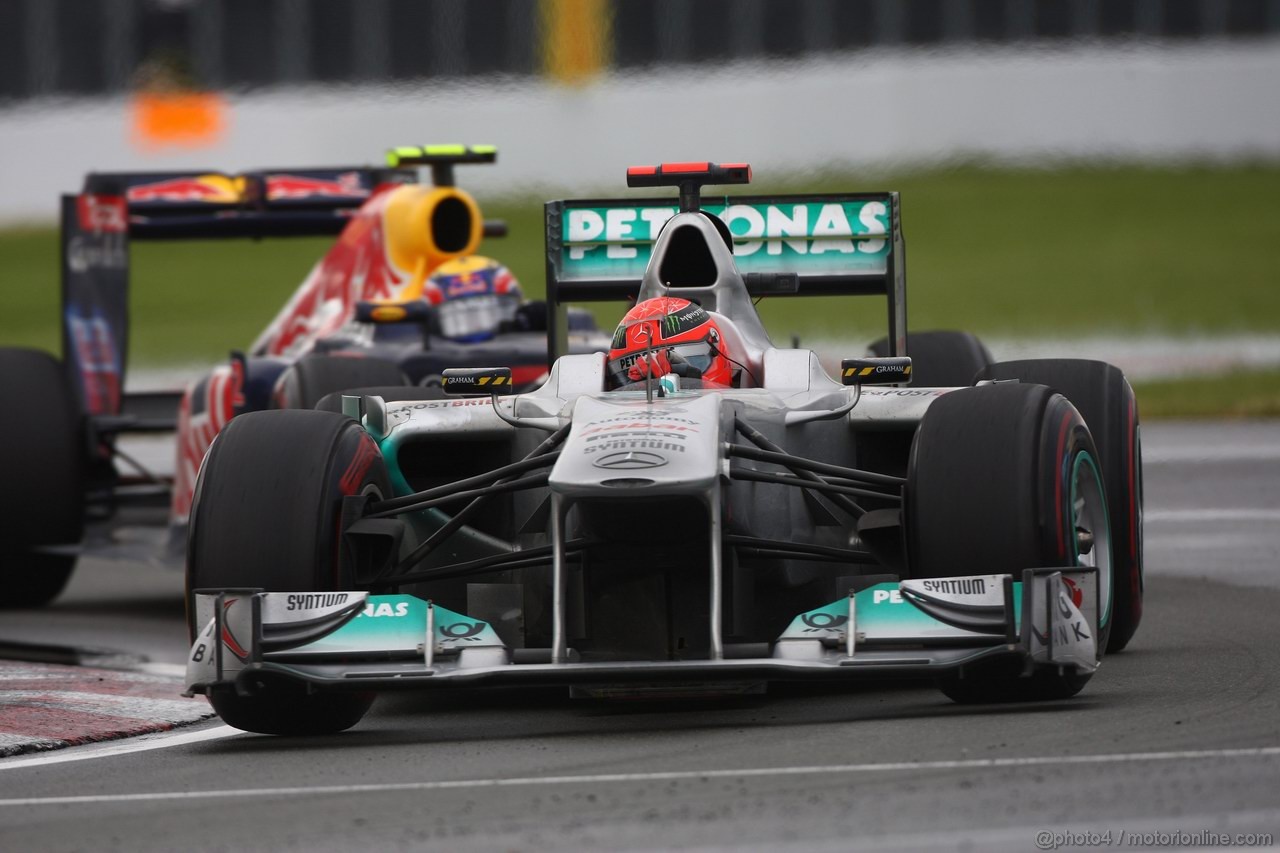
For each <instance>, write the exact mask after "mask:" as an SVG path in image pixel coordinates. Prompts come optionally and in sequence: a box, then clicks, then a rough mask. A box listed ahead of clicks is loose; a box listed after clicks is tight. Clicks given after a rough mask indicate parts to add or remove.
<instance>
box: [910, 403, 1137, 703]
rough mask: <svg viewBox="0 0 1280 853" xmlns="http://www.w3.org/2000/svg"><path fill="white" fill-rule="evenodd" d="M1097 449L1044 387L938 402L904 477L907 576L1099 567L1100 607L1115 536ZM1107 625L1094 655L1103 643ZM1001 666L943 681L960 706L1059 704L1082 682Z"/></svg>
mask: <svg viewBox="0 0 1280 853" xmlns="http://www.w3.org/2000/svg"><path fill="white" fill-rule="evenodd" d="M1096 460H1097V451H1096V449H1095V447H1094V444H1093V439H1092V438H1091V437H1090V435H1089V431H1088V428H1087V427H1086V426H1085V424H1084V421H1083V419H1082V418H1081V417H1080V414H1079V412H1077V411H1076V409H1075V407H1073V406H1072V405H1071V403H1070V402H1068V401H1067V399H1066V398H1065V397H1063V396H1062V395H1061V394H1056V393H1054V392H1053V391H1052V390H1050V389H1049V388H1046V387H1045V386H1043V385H1026V384H1007V385H987V386H982V387H978V388H965V389H962V390H959V391H953V392H951V393H949V394H946V395H945V396H942V397H940V398H938V399H937V400H936V401H934V402H933V403H932V404H931V405H930V406H929V409H928V411H927V412H926V413H925V416H924V418H923V419H922V420H921V423H920V428H919V430H918V431H917V432H916V438H915V443H914V444H913V446H912V450H911V461H910V465H909V471H908V475H907V489H906V506H905V510H906V524H907V553H908V568H909V572H910V574H911V576H913V577H960V576H964V575H972V574H988V573H990V574H1004V573H1007V574H1011V575H1013V577H1014V579H1015V580H1019V579H1021V577H1022V570H1023V569H1027V568H1038V567H1047V566H1076V565H1093V566H1096V567H1097V569H1098V575H1099V577H1098V583H1099V589H1100V592H1101V599H1102V612H1103V613H1105V612H1106V611H1107V607H1108V605H1109V602H1110V599H1111V594H1110V590H1111V587H1112V572H1111V567H1112V560H1111V553H1112V548H1111V537H1110V529H1109V524H1108V520H1107V511H1106V498H1105V491H1104V486H1103V481H1102V477H1101V475H1100V474H1099V472H1098V464H1097V461H1096ZM1107 627H1108V626H1106V625H1100V626H1099V633H1100V634H1101V636H1099V637H1098V638H1097V639H1098V648H1099V651H1100V652H1101V650H1102V649H1104V648H1105V647H1106V642H1107V641H1106V636H1105V635H1106V631H1107ZM1005 666H1006V664H1005V663H997V664H991V665H983V666H974V667H971V668H969V669H968V670H967V671H965V672H964V673H962V675H961V676H957V677H950V678H947V679H944V680H942V681H941V682H940V684H939V686H940V687H941V688H942V690H943V692H944V693H946V694H947V695H948V696H950V697H951V698H952V699H955V700H956V701H958V702H977V701H984V702H986V701H1003V702H1007V701H1029V700H1039V699H1061V698H1066V697H1068V696H1072V695H1074V694H1075V693H1078V692H1079V691H1080V689H1081V688H1082V687H1084V685H1085V683H1086V682H1087V681H1088V680H1089V678H1090V675H1089V674H1085V673H1077V672H1074V671H1070V670H1063V671H1050V670H1044V671H1041V672H1037V673H1035V674H1034V675H1033V676H1031V677H1028V678H1023V677H1021V675H1020V672H1018V671H1011V670H1007V669H1005V668H1004V667H1005Z"/></svg>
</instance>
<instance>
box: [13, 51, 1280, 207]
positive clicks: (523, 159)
mask: <svg viewBox="0 0 1280 853" xmlns="http://www.w3.org/2000/svg"><path fill="white" fill-rule="evenodd" d="M1277 80H1280V40H1277V39H1262V40H1256V41H1230V42H1228V41H1222V42H1213V41H1209V42H1204V41H1200V42H1194V43H1189V44H1185V45H1181V46H1179V45H1176V44H1170V43H1162V44H1159V45H1154V44H1143V43H1136V42H1135V43H1129V44H1126V45H1122V46H1115V45H1110V46H1105V45H1098V46H1093V47H1088V46H1085V47H1080V46H1074V47H1070V48H1063V47H1051V48H1046V49H1032V48H1025V47H1024V48H1018V47H1009V48H983V49H977V48H962V49H947V50H932V51H926V50H921V49H895V50H887V49H886V50H870V51H862V52H858V53H855V54H845V55H834V56H828V57H826V58H820V59H805V60H798V61H795V62H778V61H775V62H770V63H763V64H761V63H749V64H748V63H742V64H726V65H721V66H714V67H708V66H699V67H697V68H691V67H685V68H674V69H669V70H653V71H646V72H632V73H615V74H612V75H609V76H605V77H602V78H599V79H598V80H597V81H596V82H594V83H592V84H589V85H585V86H579V87H566V86H559V85H555V84H552V83H548V82H545V81H543V80H539V79H534V78H529V77H521V78H473V79H469V80H459V81H456V82H451V83H439V84H433V85H431V86H429V87H428V86H423V85H417V84H410V85H403V86H398V87H389V86H367V87H366V86H343V87H319V86H307V87H299V88H293V89H276V90H268V91H262V92H259V93H255V94H246V95H242V96H238V97H233V98H232V101H231V103H232V107H231V121H230V127H229V130H228V132H227V133H226V135H225V137H224V138H223V140H222V141H221V142H220V143H219V144H218V145H216V146H215V147H211V148H208V149H205V150H201V151H168V152H159V153H155V152H145V151H142V150H139V149H137V148H135V147H134V146H133V145H132V143H131V141H130V133H129V123H128V104H127V102H126V101H125V100H124V99H120V98H117V99H109V100H94V99H83V100H62V101H58V100H37V101H28V102H25V103H23V104H22V105H18V106H11V107H9V108H5V109H0V222H12V221H15V220H36V221H51V220H52V219H53V218H54V215H55V212H56V196H57V194H58V193H59V192H62V191H70V190H75V189H77V188H78V187H79V183H80V180H81V177H82V176H83V174H84V173H85V172H86V171H90V170H140V169H184V168H193V167H194V168H211V169H222V170H240V169H250V168H256V167H263V166H271V167H279V166H304V165H342V164H349V163H362V162H378V161H380V159H381V156H382V152H383V151H384V150H385V149H386V148H387V147H390V146H392V145H404V144H421V143H426V142H455V141H456V142H481V143H493V144H496V145H498V146H499V150H500V158H499V164H498V166H496V167H476V168H469V169H467V170H466V172H465V173H464V174H463V175H462V176H461V180H462V182H463V183H464V184H466V185H467V186H468V187H471V188H474V189H476V190H477V191H482V192H487V193H492V192H496V191H509V190H512V189H517V190H518V189H529V190H532V191H535V192H538V191H544V192H545V191H548V190H547V188H554V191H555V192H581V191H584V190H586V189H595V190H597V191H599V190H604V191H610V192H611V191H613V190H614V189H615V188H621V187H622V184H623V169H624V167H625V166H627V165H628V164H636V163H652V162H659V161H662V160H672V159H678V160H685V159H712V160H721V161H725V162H736V161H743V160H745V161H748V162H750V163H751V164H752V165H753V166H754V167H755V169H756V173H757V176H758V177H759V178H765V179H767V177H768V176H771V175H778V174H781V173H784V172H792V173H794V172H797V171H804V170H814V169H825V168H835V167H858V168H869V167H876V168H881V167H901V166H910V165H916V164H922V163H936V162H939V161H945V160H948V159H950V158H956V157H983V158H989V159H991V160H994V161H997V162H1002V163H1003V162H1031V163H1051V162H1053V161H1055V160H1057V159H1060V158H1107V159H1120V160H1141V161H1166V162H1168V161H1172V162H1177V161H1185V160H1202V159H1213V160H1233V159H1242V158H1268V159H1274V158H1280V87H1277V86H1276V81H1277Z"/></svg>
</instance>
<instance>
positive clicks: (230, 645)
mask: <svg viewBox="0 0 1280 853" xmlns="http://www.w3.org/2000/svg"><path fill="white" fill-rule="evenodd" d="M242 600H244V599H239V598H233V599H232V600H231V601H226V602H223V604H222V645H224V646H226V647H227V649H228V650H230V652H231V653H232V654H233V655H235V656H236V657H238V658H240V660H248V659H249V652H248V651H247V650H246V649H245V648H244V647H243V646H241V645H240V643H239V641H238V640H236V638H235V635H234V634H232V633H231V627H230V626H229V625H228V624H227V617H228V616H229V615H230V611H231V606H232V605H233V604H239V603H240V602H241V601H242Z"/></svg>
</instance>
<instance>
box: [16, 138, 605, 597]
mask: <svg viewBox="0 0 1280 853" xmlns="http://www.w3.org/2000/svg"><path fill="white" fill-rule="evenodd" d="M495 159H496V151H495V149H493V147H491V146H471V147H468V146H462V145H435V146H425V147H408V148H396V149H393V150H392V151H391V152H389V154H388V166H387V167H386V168H368V167H349V168H330V169H268V170H263V171H260V172H252V173H246V174H241V175H229V174H223V173H217V172H211V171H205V172H190V173H179V174H175V173H142V174H117V173H112V174H102V173H97V174H91V175H89V176H88V177H87V179H86V181H85V185H84V188H83V190H82V191H81V192H80V193H78V194H76V195H68V196H64V197H63V200H62V216H61V226H62V257H63V263H62V327H63V351H64V357H63V359H61V360H57V359H54V358H52V357H51V356H48V355H46V354H43V353H39V352H34V351H27V350H18V349H0V389H2V390H3V391H5V392H6V393H7V395H8V396H9V397H10V398H11V399H31V400H35V399H40V400H45V401H47V404H46V405H45V406H43V407H42V408H41V410H40V412H39V416H38V417H35V416H33V415H32V414H31V413H29V412H25V411H21V410H19V409H17V408H14V409H12V410H10V411H9V412H7V413H5V414H4V415H2V416H0V454H3V460H2V461H3V463H4V467H5V470H6V471H7V472H8V473H9V476H10V477H15V478H17V479H16V480H15V482H24V483H28V484H30V486H29V488H26V489H23V490H17V489H14V490H5V491H6V496H5V497H4V498H0V501H3V505H0V535H2V536H3V546H2V549H0V572H2V573H3V575H2V576H3V578H4V583H3V585H2V586H0V606H36V605H39V604H42V603H45V602H47V601H49V600H51V599H52V598H53V597H55V596H56V595H57V594H58V592H59V591H60V590H61V589H62V587H63V586H64V584H65V583H66V580H67V578H68V577H69V575H70V573H71V571H72V570H73V568H74V566H75V562H76V559H77V556H78V554H79V553H81V552H82V551H84V550H93V551H95V552H98V553H104V554H110V553H119V554H121V555H123V556H129V557H136V556H139V548H137V547H126V546H125V545H124V544H122V543H128V542H129V541H131V540H130V538H129V537H122V536H120V535H119V534H120V531H121V530H122V529H125V528H131V529H132V528H138V527H139V526H150V527H152V528H154V529H163V528H164V526H166V522H167V525H168V526H169V528H170V535H169V536H168V540H169V541H168V545H167V547H166V546H163V545H162V546H161V547H160V548H159V549H158V550H159V552H160V553H152V552H151V551H149V550H148V552H147V553H145V554H143V556H147V557H159V558H167V559H168V560H171V561H177V560H179V559H180V555H181V552H182V547H183V542H184V537H185V527H186V519H187V514H188V510H189V507H190V502H191V493H192V487H193V485H194V481H195V476H196V472H197V470H198V469H199V466H200V463H201V460H202V459H203V457H204V455H205V452H206V451H207V449H208V447H209V445H210V443H211V442H212V441H213V439H214V437H215V436H216V435H217V434H218V433H219V432H220V431H221V430H222V428H223V427H224V426H225V425H226V424H227V423H228V422H229V421H230V420H231V419H232V417H234V416H235V415H237V414H241V413H244V412H250V411H257V410H262V409H267V408H272V407H283V408H297V407H305V408H311V407H313V406H315V405H317V404H322V403H323V401H324V399H325V398H326V397H328V396H330V395H332V394H333V393H334V392H338V391H342V390H347V389H353V388H382V389H385V388H388V387H404V388H409V389H414V390H413V393H416V394H418V395H419V396H420V397H421V398H423V399H434V398H439V397H440V396H441V392H440V391H439V384H440V375H441V373H442V371H443V370H444V369H445V368H446V367H456V366H459V365H476V364H489V363H495V362H500V363H503V364H509V365H511V367H512V375H511V378H510V381H511V382H512V383H513V385H514V387H516V388H518V389H519V390H529V389H531V388H533V387H534V386H535V385H536V384H537V383H538V382H540V381H542V379H544V378H545V376H546V373H547V365H548V362H547V346H546V323H547V320H546V314H547V312H546V308H545V304H544V303H539V302H528V301H526V300H524V298H523V295H522V290H521V287H520V285H519V283H518V282H517V281H516V280H515V278H514V276H513V275H512V274H511V272H510V270H508V269H507V268H506V267H505V266H503V265H502V264H501V263H499V262H497V261H495V260H493V259H491V258H488V257H485V256H483V255H481V254H479V249H480V244H481V240H482V239H483V238H484V237H485V236H489V237H495V236H501V235H502V234H504V233H505V225H504V224H503V223H501V222H496V221H488V222H486V221H485V220H484V218H483V216H482V214H481V211H480V207H479V205H478V204H477V203H476V201H475V199H474V198H473V197H472V196H471V195H470V194H469V193H467V192H466V191H465V190H463V189H461V188H459V187H457V186H456V185H455V181H454V169H455V167H456V166H458V165H461V164H482V163H492V162H494V161H495ZM419 167H426V168H428V169H429V170H430V173H431V178H432V180H431V181H430V182H429V183H423V184H420V183H418V168H419ZM307 235H335V236H336V238H337V239H336V241H335V243H334V245H333V247H332V248H331V249H330V250H329V251H328V252H327V253H326V254H325V256H324V257H323V258H322V259H321V260H320V261H319V262H318V263H317V264H316V266H315V267H314V268H313V270H312V271H311V273H310V274H309V275H308V276H307V278H306V279H305V280H304V281H303V282H302V284H301V285H300V286H299V287H298V288H297V290H296V291H295V292H294V293H293V295H292V297H291V298H290V299H289V300H288V301H287V302H286V304H285V306H284V307H283V308H282V309H281V311H280V312H279V314H278V315H277V316H276V317H275V318H274V319H273V320H272V322H271V323H270V325H269V326H268V327H267V328H266V329H265V330H264V331H263V333H262V334H261V335H260V336H259V338H258V339H257V340H256V341H255V342H253V344H252V345H251V346H250V347H248V348H247V349H246V350H244V351H238V352H233V354H232V358H231V359H230V361H229V362H228V363H227V364H224V365H221V366H218V367H215V368H214V369H213V370H212V371H211V372H210V373H209V374H208V375H207V376H205V377H204V378H202V379H200V380H199V381H197V382H195V383H193V384H192V385H191V386H190V387H188V388H187V389H186V390H185V392H182V393H181V394H175V393H148V394H129V393H126V392H125V390H124V389H125V375H126V367H127V362H126V353H127V342H128V332H129V310H128V291H129V244H130V242H131V241H134V240H191V239H223V238H244V237H252V238H274V237H288V236H307ZM568 322H569V325H570V326H571V327H572V328H571V331H570V340H571V344H570V346H571V347H572V348H573V349H574V350H575V351H581V352H586V351H590V350H593V349H601V348H604V347H606V346H607V345H608V339H607V338H606V337H605V336H604V335H603V334H601V333H599V332H598V331H597V330H596V328H595V323H594V321H593V320H592V318H591V315H590V314H588V313H587V312H584V311H579V312H576V313H574V314H573V315H572V316H571V317H570V319H569V321H568ZM330 402H331V404H332V401H330ZM162 431H173V432H176V460H175V468H174V477H173V480H172V482H168V481H167V480H161V479H159V478H156V477H154V476H152V475H150V473H149V472H147V471H145V470H141V469H139V470H135V469H134V467H133V463H132V460H130V459H129V458H128V456H127V455H125V454H123V452H122V451H121V449H120V448H119V446H118V438H119V437H120V436H121V435H127V434H131V433H139V432H162ZM143 549H144V550H146V546H143Z"/></svg>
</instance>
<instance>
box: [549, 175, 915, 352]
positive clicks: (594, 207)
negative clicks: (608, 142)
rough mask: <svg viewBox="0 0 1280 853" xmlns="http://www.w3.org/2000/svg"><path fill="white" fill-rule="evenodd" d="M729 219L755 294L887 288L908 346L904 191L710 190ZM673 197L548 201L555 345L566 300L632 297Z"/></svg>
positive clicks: (894, 332)
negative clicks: (742, 193)
mask: <svg viewBox="0 0 1280 853" xmlns="http://www.w3.org/2000/svg"><path fill="white" fill-rule="evenodd" d="M700 208H701V210H703V211H705V212H707V213H710V214H713V215H715V216H717V217H719V218H720V219H721V220H723V221H724V223H725V224H726V225H727V226H728V228H729V233H730V235H731V237H732V240H733V255H734V261H735V262H736V264H737V266H738V269H739V271H740V272H741V273H742V276H743V280H744V281H745V282H746V285H747V290H748V292H749V293H751V295H753V296H783V295H786V296H833V295H877V294H883V295H884V296H885V298H886V301H887V303H888V320H889V354H890V355H893V356H899V355H906V333H907V303H906V248H905V244H904V242H903V237H902V227H901V219H900V211H899V201H898V194H897V193H849V194H833V195H776V196H719V197H712V196H708V195H703V196H702V198H701V205H700ZM679 209H680V207H679V205H678V204H677V202H676V200H675V199H672V198H659V199H655V198H643V199H585V200H570V201H551V202H547V204H546V205H545V208H544V222H545V226H546V253H547V254H546V266H547V304H548V308H549V309H550V310H549V311H548V318H547V324H548V342H547V347H548V355H549V358H550V359H551V361H552V362H554V360H555V359H556V358H558V357H559V356H561V355H563V354H564V353H565V352H567V330H568V320H567V305H568V303H571V302H601V301H609V300H627V299H631V300H634V299H635V298H636V296H637V294H638V293H639V291H640V283H641V279H642V278H643V276H644V271H645V268H646V266H647V265H648V263H649V257H650V255H651V253H652V250H653V245H654V242H655V241H656V240H657V237H658V233H659V232H660V231H661V230H662V226H663V225H664V224H665V223H666V221H667V220H668V219H670V218H671V217H672V216H674V215H675V214H676V212H677V211H678V210H679Z"/></svg>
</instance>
